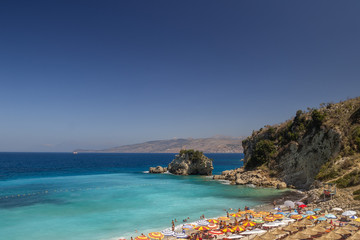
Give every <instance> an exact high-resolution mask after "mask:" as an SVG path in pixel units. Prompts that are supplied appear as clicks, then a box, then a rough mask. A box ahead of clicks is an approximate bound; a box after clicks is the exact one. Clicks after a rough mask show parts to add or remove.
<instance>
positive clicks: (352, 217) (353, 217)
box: [350, 215, 358, 219]
mask: <svg viewBox="0 0 360 240" xmlns="http://www.w3.org/2000/svg"><path fill="white" fill-rule="evenodd" d="M350 218H351V219H357V218H358V217H357V216H355V215H353V216H351V217H350Z"/></svg>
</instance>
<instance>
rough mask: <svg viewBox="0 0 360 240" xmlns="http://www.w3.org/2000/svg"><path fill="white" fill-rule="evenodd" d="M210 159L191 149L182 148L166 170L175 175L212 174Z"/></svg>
mask: <svg viewBox="0 0 360 240" xmlns="http://www.w3.org/2000/svg"><path fill="white" fill-rule="evenodd" d="M213 169H214V167H213V164H212V160H211V159H210V158H207V157H206V156H204V155H203V154H202V152H198V151H193V150H182V151H180V154H179V155H176V156H175V159H174V160H173V161H172V162H171V163H170V164H169V166H168V171H169V172H170V173H172V174H176V175H212V170H213Z"/></svg>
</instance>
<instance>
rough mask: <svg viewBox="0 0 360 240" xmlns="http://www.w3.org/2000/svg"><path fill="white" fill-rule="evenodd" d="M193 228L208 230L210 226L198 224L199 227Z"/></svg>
mask: <svg viewBox="0 0 360 240" xmlns="http://www.w3.org/2000/svg"><path fill="white" fill-rule="evenodd" d="M195 229H196V230H199V231H206V230H210V228H209V227H207V226H199V227H196V228H195Z"/></svg>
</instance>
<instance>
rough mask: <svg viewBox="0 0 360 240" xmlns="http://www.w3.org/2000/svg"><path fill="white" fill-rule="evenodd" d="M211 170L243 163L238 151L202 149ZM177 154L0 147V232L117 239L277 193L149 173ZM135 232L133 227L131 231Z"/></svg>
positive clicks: (13, 237)
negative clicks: (2, 149) (16, 150)
mask: <svg viewBox="0 0 360 240" xmlns="http://www.w3.org/2000/svg"><path fill="white" fill-rule="evenodd" d="M205 155H206V156H208V157H210V158H212V159H214V162H213V163H214V172H213V173H214V174H218V173H220V172H221V171H223V170H227V169H234V168H237V167H240V166H242V162H241V161H240V159H242V158H243V155H242V154H205ZM174 156H175V154H124V153H121V154H120V153H105V154H102V153H79V154H77V155H74V154H72V153H0V236H1V237H0V238H1V239H6V240H23V239H36V240H45V239H46V240H48V239H52V240H54V239H69V240H80V239H87V240H93V239H117V238H119V237H121V236H125V237H130V236H133V237H135V236H137V235H139V234H140V233H145V234H147V233H149V232H150V231H154V230H162V229H165V228H168V227H170V226H171V220H172V219H175V218H176V219H177V220H180V221H179V222H181V221H182V219H185V218H187V217H190V220H191V221H196V220H198V219H199V216H201V215H202V214H204V215H205V217H216V216H221V215H224V213H225V212H224V209H229V208H239V207H241V208H243V207H244V206H245V205H246V206H250V207H251V206H255V205H259V204H262V203H264V202H269V201H270V199H272V198H274V197H276V196H279V195H280V194H282V192H281V191H278V190H275V189H262V188H250V187H245V186H231V185H225V184H222V183H221V182H218V181H214V180H212V179H211V177H204V176H174V175H170V174H148V173H146V171H147V170H148V169H149V167H150V166H157V165H161V166H167V164H168V163H169V162H170V161H171V160H172V159H173V158H174ZM136 231H138V233H136Z"/></svg>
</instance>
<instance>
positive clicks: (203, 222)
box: [195, 220, 209, 226]
mask: <svg viewBox="0 0 360 240" xmlns="http://www.w3.org/2000/svg"><path fill="white" fill-rule="evenodd" d="M195 224H196V225H198V226H207V225H209V222H208V221H206V220H199V221H196V222H195Z"/></svg>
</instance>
